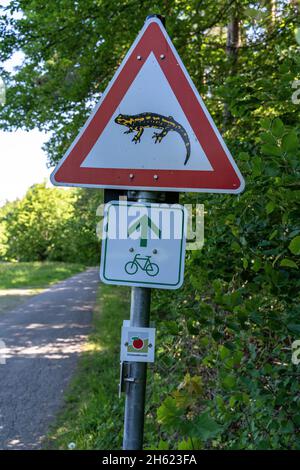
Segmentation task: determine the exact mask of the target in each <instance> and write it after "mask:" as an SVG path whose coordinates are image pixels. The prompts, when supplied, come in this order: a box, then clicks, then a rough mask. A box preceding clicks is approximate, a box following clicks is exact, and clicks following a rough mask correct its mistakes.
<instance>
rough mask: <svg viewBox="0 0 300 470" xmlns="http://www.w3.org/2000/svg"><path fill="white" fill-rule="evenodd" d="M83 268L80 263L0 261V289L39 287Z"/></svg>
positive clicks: (57, 280)
mask: <svg viewBox="0 0 300 470" xmlns="http://www.w3.org/2000/svg"><path fill="white" fill-rule="evenodd" d="M83 269H85V266H84V265H82V264H69V263H53V262H44V263H40V262H35V263H0V289H17V288H33V289H39V288H43V287H46V286H48V285H50V284H55V283H56V282H59V281H62V280H63V279H66V278H68V277H70V276H73V275H74V274H77V273H78V272H80V271H82V270H83Z"/></svg>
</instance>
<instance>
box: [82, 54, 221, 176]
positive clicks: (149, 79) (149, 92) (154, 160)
mask: <svg viewBox="0 0 300 470" xmlns="http://www.w3.org/2000/svg"><path fill="white" fill-rule="evenodd" d="M158 90H159V93H158ZM162 97H163V99H162ZM141 110H142V111H144V113H145V119H144V121H146V119H147V116H146V114H147V112H148V114H149V119H150V118H151V116H152V114H153V113H154V112H155V113H156V114H157V115H159V116H160V118H158V117H157V121H159V119H165V120H167V119H168V116H172V119H175V120H176V122H178V123H180V126H181V128H180V129H179V130H180V132H181V129H183V131H182V132H186V134H187V135H188V136H189V152H190V156H189V157H188V158H187V148H186V146H185V139H184V138H182V136H181V135H180V133H179V132H169V133H168V135H167V134H166V135H165V136H164V137H163V138H162V139H161V140H160V139H159V140H158V142H157V145H155V143H156V142H155V139H153V137H154V136H155V134H154V132H156V131H157V129H155V128H153V127H151V126H150V125H149V126H148V125H146V124H145V128H144V130H143V133H142V135H141V136H140V137H139V139H140V140H139V141H138V142H134V141H132V139H133V138H134V135H135V133H134V132H129V129H130V124H129V121H128V123H127V124H126V120H124V121H122V119H120V123H119V124H118V122H117V121H118V116H119V115H122V116H125V115H129V114H130V115H131V116H132V115H134V116H136V115H139V113H140V112H141ZM126 125H127V127H126ZM154 125H155V122H154V121H153V126H154ZM157 133H158V132H157ZM183 137H184V136H183ZM186 143H187V142H186ZM186 160H187V161H186ZM185 161H186V169H187V170H202V171H213V168H212V166H211V164H210V163H209V161H208V159H207V157H206V155H205V153H204V151H203V149H202V147H201V144H200V142H199V141H198V139H197V137H196V135H195V133H194V132H193V130H192V128H191V126H190V124H189V122H188V120H187V118H186V116H185V114H184V112H183V110H182V108H181V106H180V104H179V103H178V100H177V98H176V96H175V94H174V92H173V90H172V88H171V87H170V84H169V83H168V81H167V79H166V77H165V75H164V73H163V71H162V69H161V67H160V65H159V63H158V62H157V59H156V58H155V56H154V54H153V53H151V54H150V55H149V57H148V59H147V60H146V62H145V64H144V65H143V67H142V68H141V70H140V72H139V73H138V75H137V77H136V78H135V80H134V81H133V82H132V84H131V86H130V87H129V89H128V91H127V93H126V94H125V96H124V98H123V99H122V101H121V103H120V105H119V106H118V107H117V109H116V110H115V112H114V114H113V115H112V117H111V119H110V121H109V122H108V124H107V126H106V128H105V129H104V131H103V133H102V134H101V137H99V139H98V140H97V142H96V143H95V145H94V147H93V148H92V149H91V151H90V152H89V154H88V156H87V157H86V159H85V160H84V161H83V162H82V164H81V166H82V167H87V168H111V166H112V163H113V165H114V166H115V167H116V168H129V169H131V168H135V169H153V170H169V169H171V170H181V169H183V168H184V167H185V165H184V162H185Z"/></svg>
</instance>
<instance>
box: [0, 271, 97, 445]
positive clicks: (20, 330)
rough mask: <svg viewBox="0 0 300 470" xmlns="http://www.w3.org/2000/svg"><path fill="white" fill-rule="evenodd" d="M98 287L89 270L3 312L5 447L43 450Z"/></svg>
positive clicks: (0, 378) (1, 436)
mask: <svg viewBox="0 0 300 470" xmlns="http://www.w3.org/2000/svg"><path fill="white" fill-rule="evenodd" d="M97 286H98V273H97V271H96V269H89V270H88V271H86V272H84V273H81V274H78V275H76V276H73V277H72V278H70V279H67V280H65V281H63V282H60V283H58V284H55V285H54V286H53V287H51V288H49V289H47V290H46V291H44V292H43V293H41V294H39V295H36V296H34V297H32V298H31V299H30V300H28V301H27V302H26V303H23V304H22V305H21V306H20V307H18V308H16V309H14V310H11V311H9V312H7V313H4V314H1V315H0V340H2V341H4V342H5V347H6V349H5V350H3V349H1V343H0V449H38V448H40V442H41V439H42V438H43V437H44V436H45V433H46V432H47V430H48V427H49V424H50V423H51V422H53V419H54V417H55V415H56V413H57V411H58V410H59V408H60V407H61V405H62V403H63V392H64V390H65V389H66V386H67V385H68V383H69V381H70V378H71V377H72V374H73V372H74V370H75V368H76V363H77V359H78V355H79V353H80V350H81V347H82V344H83V343H84V341H85V340H86V337H87V334H88V332H89V329H90V324H91V316H92V310H93V306H94V303H95V298H96V291H97ZM2 347H3V344H2ZM3 352H5V358H6V359H5V360H6V364H1V363H3V362H4V360H3Z"/></svg>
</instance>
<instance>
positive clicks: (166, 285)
mask: <svg viewBox="0 0 300 470" xmlns="http://www.w3.org/2000/svg"><path fill="white" fill-rule="evenodd" d="M186 227H187V211H186V209H185V208H184V207H183V206H181V205H179V204H173V205H170V204H157V203H146V202H145V203H144V202H128V201H111V202H109V203H108V204H106V206H105V209H104V221H103V238H102V254H101V264H100V278H101V280H102V281H103V282H104V283H106V284H116V285H128V286H138V287H151V288H161V289H178V288H179V287H181V285H182V283H183V277H184V256H185V245H186Z"/></svg>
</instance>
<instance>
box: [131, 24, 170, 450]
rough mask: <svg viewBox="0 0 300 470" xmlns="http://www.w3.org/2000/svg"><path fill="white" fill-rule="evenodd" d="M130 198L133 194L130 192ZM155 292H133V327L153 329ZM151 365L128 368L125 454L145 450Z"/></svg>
mask: <svg viewBox="0 0 300 470" xmlns="http://www.w3.org/2000/svg"><path fill="white" fill-rule="evenodd" d="M151 17H157V18H159V19H160V21H161V22H162V24H163V25H165V21H164V18H163V17H162V16H160V15H150V16H148V17H147V18H146V19H148V18H151ZM131 193H132V195H134V199H136V200H137V201H139V202H155V201H158V200H159V196H160V198H162V197H164V196H163V194H162V193H160V195H158V194H157V193H155V192H153V191H137V192H135V191H133V192H131ZM129 196H130V192H129ZM150 302H151V289H150V288H147V287H132V288H131V307H130V326H140V327H146V328H147V327H149V321H150ZM146 379H147V363H145V362H129V363H128V367H127V380H126V399H125V417H124V436H123V450H140V449H142V448H143V435H144V414H145V393H146Z"/></svg>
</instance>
